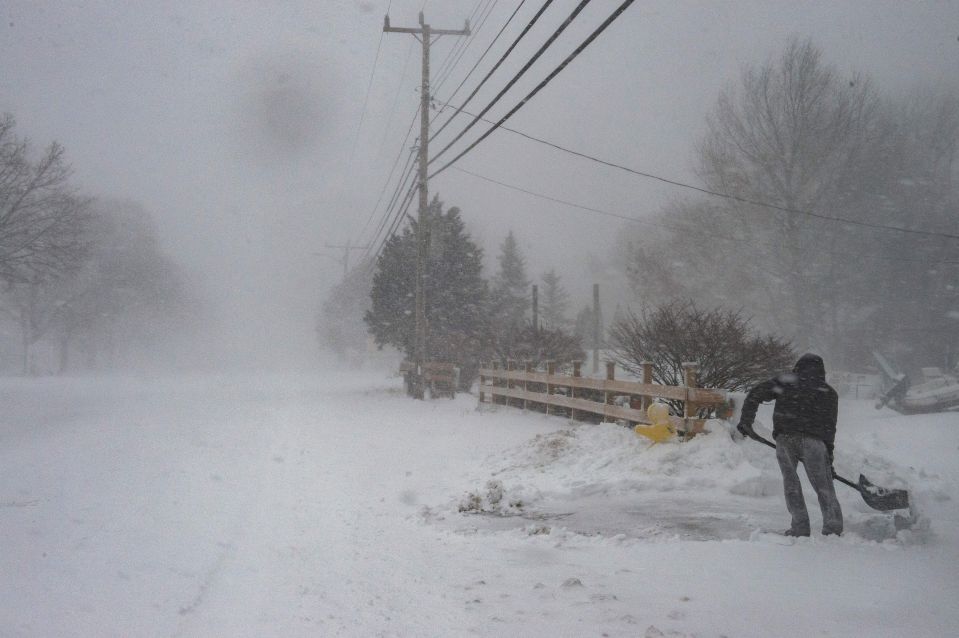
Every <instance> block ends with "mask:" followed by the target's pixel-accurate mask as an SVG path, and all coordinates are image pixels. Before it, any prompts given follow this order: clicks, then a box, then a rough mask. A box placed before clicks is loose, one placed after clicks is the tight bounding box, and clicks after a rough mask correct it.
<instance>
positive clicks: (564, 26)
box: [429, 0, 633, 168]
mask: <svg viewBox="0 0 959 638" xmlns="http://www.w3.org/2000/svg"><path fill="white" fill-rule="evenodd" d="M590 2H591V0H580V2H579V3H578V4H577V5H576V7H575V8H574V9H573V11H572V12H571V13H570V14H569V16H567V17H566V19H565V20H564V21H563V23H562V24H560V25H559V27H558V28H557V29H556V30H555V31H554V32H553V34H552V35H550V36H549V38H548V39H547V40H546V42H544V43H543V44H542V45H541V46H540V47H539V49H537V51H536V53H534V54H533V56H532V57H531V58H530V59H529V60H528V61H527V62H526V64H524V65H523V67H522V68H521V69H520V70H519V71H518V72H517V73H516V75H514V76H513V77H512V78H511V79H510V81H509V82H507V83H506V86H505V87H503V89H502V90H500V92H499V93H497V94H496V96H495V97H494V98H493V99H492V100H490V102H489V103H488V104H487V105H486V106H484V107H483V110H481V111H480V116H481V117H482V116H483V115H486V113H487V112H488V111H489V110H490V109H491V108H493V106H495V105H496V103H497V102H499V101H500V99H502V97H503V96H504V95H505V94H506V92H507V91H509V90H510V89H511V88H513V85H515V84H516V83H517V82H519V80H520V78H522V77H523V76H524V75H525V74H526V72H527V71H529V69H530V67H532V66H533V64H535V62H536V61H537V60H538V59H539V58H540V56H542V55H543V53H545V52H546V50H547V49H549V47H550V46H552V45H553V43H554V42H556V39H557V38H558V37H559V36H560V35H562V33H563V31H565V30H566V29H567V28H568V27H569V25H570V24H572V22H573V20H575V19H576V16H578V15H579V14H580V13H581V12H582V11H583V9H585V8H586V5H588V4H589V3H590ZM632 2H633V0H628V3H630V4H631V3H632ZM477 122H479V118H475V117H474V118H473V120H472V121H470V123H469V124H467V125H466V127H465V128H464V129H463V130H461V131H460V132H459V133H458V134H457V135H456V137H454V138H453V139H452V140H450V142H449V143H448V144H447V145H446V146H444V147H443V148H442V149H441V150H440V151H439V152H438V153H437V154H436V155H434V156H433V157H432V158H431V159H430V161H429V163H430V164H432V163H433V162H435V161H436V160H437V159H439V158H440V157H441V156H442V155H443V154H444V153H445V152H446V151H448V150H449V149H450V147H452V146H453V145H454V144H456V142H458V141H459V140H460V139H461V138H462V137H463V136H464V135H466V133H467V132H469V130H470V129H472V128H473V127H474V126H475V125H476V123H477ZM471 148H472V147H471ZM457 159H458V158H457ZM454 161H455V160H454ZM444 168H445V167H444Z"/></svg>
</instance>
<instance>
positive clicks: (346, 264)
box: [325, 241, 369, 279]
mask: <svg viewBox="0 0 959 638" xmlns="http://www.w3.org/2000/svg"><path fill="white" fill-rule="evenodd" d="M325 246H326V248H333V249H336V250H339V249H342V250H343V259H342V260H341V262H340V263H342V264H343V279H346V275H347V274H348V273H349V272H350V251H351V250H366V249H368V248H369V246H351V245H350V242H349V241H347V242H346V246H336V245H334V244H325Z"/></svg>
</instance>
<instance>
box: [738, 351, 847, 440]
mask: <svg viewBox="0 0 959 638" xmlns="http://www.w3.org/2000/svg"><path fill="white" fill-rule="evenodd" d="M767 401H775V402H776V407H775V409H774V410H773V438H776V437H777V436H779V435H780V434H784V433H787V432H802V433H803V434H807V435H809V436H813V437H816V438H817V439H821V440H822V441H823V442H824V443H825V444H826V449H827V450H828V451H829V456H830V458H831V457H832V450H833V443H834V441H835V438H836V416H837V414H838V405H839V396H838V395H837V394H836V391H835V390H833V389H832V387H830V386H829V384H827V383H826V367H825V366H824V365H823V361H822V357H819V356H818V355H814V354H804V355H803V356H802V357H800V358H799V361H797V362H796V365H795V366H794V367H793V370H792V372H791V373H786V374H781V375H779V376H777V377H774V378H772V379H770V380H768V381H765V382H763V383H760V384H759V385H757V386H756V387H754V388H753V389H752V390H750V391H749V394H747V395H746V400H745V401H744V402H743V411H742V416H741V417H740V420H739V425H740V427H741V428H744V429H746V430H752V426H753V420H754V419H755V418H756V409H757V408H758V407H759V404H760V403H766V402H767Z"/></svg>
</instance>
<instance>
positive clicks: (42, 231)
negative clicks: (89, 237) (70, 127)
mask: <svg viewBox="0 0 959 638" xmlns="http://www.w3.org/2000/svg"><path fill="white" fill-rule="evenodd" d="M15 124H16V123H15V121H14V118H13V116H12V115H9V114H7V115H4V116H3V117H0V281H4V282H7V283H8V284H9V283H17V282H21V283H22V282H36V281H38V280H43V279H47V278H51V277H54V278H55V277H57V276H59V275H60V274H61V273H63V272H65V271H68V270H69V269H71V268H73V267H75V266H76V265H77V264H78V263H79V262H80V261H81V260H82V258H83V254H84V250H85V245H84V242H83V240H82V233H83V227H84V222H85V218H86V212H87V208H88V204H89V202H88V200H86V199H83V198H81V197H79V196H78V195H77V193H76V191H75V190H74V189H73V188H71V187H70V185H69V177H70V167H69V166H68V165H67V163H66V161H65V159H64V150H63V147H62V146H60V145H59V144H57V143H53V144H51V145H50V146H49V147H48V148H47V149H46V150H45V151H44V152H43V153H42V154H41V156H40V157H39V158H38V159H36V160H35V161H34V160H32V159H31V150H30V144H29V142H28V141H27V140H26V139H23V138H20V137H17V135H16V133H15V132H14V127H15Z"/></svg>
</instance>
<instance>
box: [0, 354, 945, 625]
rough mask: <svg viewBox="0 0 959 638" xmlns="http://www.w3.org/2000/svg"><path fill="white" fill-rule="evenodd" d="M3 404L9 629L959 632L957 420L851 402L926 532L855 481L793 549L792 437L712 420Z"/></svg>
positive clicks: (86, 393)
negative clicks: (839, 524) (634, 428)
mask: <svg viewBox="0 0 959 638" xmlns="http://www.w3.org/2000/svg"><path fill="white" fill-rule="evenodd" d="M0 406H2V408H0V539H2V547H3V551H2V552H0V635H2V636H461V635H481V636H703V637H706V636H715V637H718V636H728V637H730V638H732V637H739V636H950V635H955V633H956V627H957V626H959V572H957V568H956V566H957V565H959V505H957V500H956V499H957V496H959V491H957V489H959V462H957V458H959V414H956V413H952V414H943V415H933V416H913V417H903V416H899V415H896V414H895V413H893V412H889V411H882V412H876V411H874V410H873V409H872V407H871V405H869V404H867V403H858V402H844V403H843V404H842V405H841V406H840V426H839V435H838V440H837V463H836V466H837V470H839V471H840V473H843V474H845V475H847V476H849V477H850V478H853V479H855V478H857V476H858V473H859V472H860V471H862V472H863V473H865V474H866V475H867V476H868V477H869V478H870V479H872V480H873V481H874V482H876V483H879V484H882V485H886V484H888V485H891V486H904V487H907V488H908V489H909V490H910V495H911V497H912V500H913V501H914V503H915V504H916V506H917V507H916V512H915V514H916V515H917V522H916V525H915V526H914V528H913V529H911V530H909V531H898V530H897V529H896V526H895V524H894V522H893V519H892V516H891V515H889V514H882V513H879V512H874V511H871V510H869V509H868V508H867V507H866V506H865V505H864V504H863V503H862V500H861V499H860V498H859V496H858V494H857V493H856V492H854V491H853V490H851V489H848V488H846V487H844V486H838V490H839V495H840V499H841V502H842V505H843V508H844V512H845V514H846V524H847V534H846V535H845V536H844V537H842V538H838V539H836V538H828V539H825V538H822V537H820V536H818V535H814V536H813V537H812V538H810V539H787V538H784V537H781V536H778V535H775V534H769V533H765V531H767V530H781V529H784V528H785V527H786V526H787V524H788V520H787V515H786V512H785V508H784V505H783V500H782V496H781V493H780V479H779V474H778V469H777V468H776V466H775V459H774V457H773V454H772V451H771V450H769V449H768V448H765V447H764V446H760V445H758V444H756V443H753V442H750V441H738V442H737V441H734V440H733V439H732V438H731V437H730V436H729V435H728V433H727V432H726V430H725V428H724V426H723V425H722V424H719V423H714V424H713V432H712V433H711V434H709V435H707V436H703V437H699V438H697V439H695V440H693V441H691V442H689V443H685V444H671V443H667V444H662V445H656V446H653V447H649V445H648V442H647V441H646V440H644V439H640V438H639V437H637V436H636V435H635V434H633V433H632V432H631V431H629V430H627V429H625V428H622V427H620V426H616V425H611V424H607V425H572V424H570V423H569V422H568V421H566V420H564V419H560V418H556V417H545V416H543V415H540V414H532V413H527V414H524V413H522V412H521V411H519V410H514V409H506V408H496V409H489V408H487V409H484V410H477V409H476V401H475V398H474V397H471V396H468V395H460V396H459V397H457V398H456V399H455V400H452V401H450V400H436V401H432V402H416V401H412V400H410V399H407V398H406V397H405V396H404V395H403V394H402V392H401V391H400V383H399V381H398V380H395V379H385V378H384V377H382V376H376V375H374V374H370V373H367V374H364V375H352V376H350V375H343V374H335V375H334V374H330V375H328V376H326V377H322V376H316V377H304V376H298V377H283V376H272V377H265V376H260V377H255V376H246V377H226V376H223V377H194V378H178V379H168V380H151V379H67V380H22V379H13V380H10V379H8V380H3V381H0ZM768 419H769V413H768V412H760V421H761V422H762V421H764V420H765V422H767V423H768ZM807 503H808V504H809V505H810V511H811V513H812V515H813V527H814V528H816V527H817V524H818V520H819V518H818V509H817V507H816V504H815V500H814V499H813V498H812V497H811V496H810V495H807ZM460 510H464V511H460Z"/></svg>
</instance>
